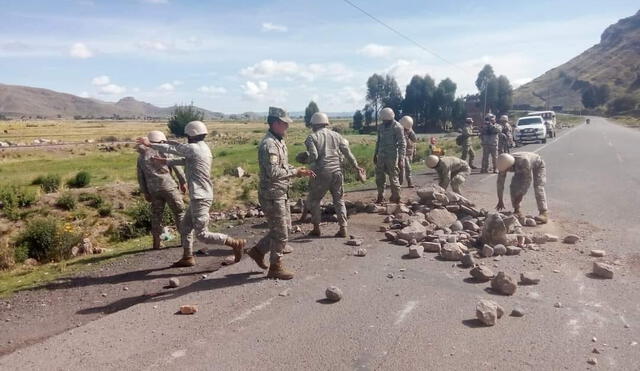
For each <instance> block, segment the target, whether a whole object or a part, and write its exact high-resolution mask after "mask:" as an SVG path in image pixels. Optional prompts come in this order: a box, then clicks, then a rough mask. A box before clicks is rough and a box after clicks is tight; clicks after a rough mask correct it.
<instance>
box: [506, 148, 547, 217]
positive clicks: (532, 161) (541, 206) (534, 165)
mask: <svg viewBox="0 0 640 371" xmlns="http://www.w3.org/2000/svg"><path fill="white" fill-rule="evenodd" d="M498 169H499V170H500V175H498V205H497V206H496V209H497V210H503V209H504V202H503V199H502V195H503V193H504V182H505V180H506V178H507V172H508V171H511V172H513V173H514V174H513V178H512V179H511V186H510V193H511V204H512V205H513V213H514V214H516V215H517V216H518V217H522V214H521V212H520V203H521V202H522V199H523V198H524V195H525V194H526V193H527V191H528V190H529V186H530V185H531V178H533V190H534V192H535V195H536V203H537V204H538V211H539V212H540V215H538V216H537V217H536V218H535V219H536V221H537V222H538V223H539V224H545V223H546V222H547V221H548V219H549V218H548V216H547V195H546V194H545V191H544V185H545V183H546V181H547V174H546V171H545V166H544V161H543V160H542V158H541V157H540V155H538V154H536V153H532V152H516V153H513V154H508V153H503V154H501V155H500V156H498Z"/></svg>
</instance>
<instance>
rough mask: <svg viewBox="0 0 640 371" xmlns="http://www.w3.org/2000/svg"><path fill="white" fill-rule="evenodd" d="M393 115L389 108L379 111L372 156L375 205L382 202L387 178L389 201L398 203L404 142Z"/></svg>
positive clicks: (402, 134) (400, 129) (401, 131)
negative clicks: (389, 189) (374, 179)
mask: <svg viewBox="0 0 640 371" xmlns="http://www.w3.org/2000/svg"><path fill="white" fill-rule="evenodd" d="M394 117H395V114H394V112H393V110H392V109H391V108H389V107H386V108H383V109H382V111H380V118H381V119H382V124H381V125H380V126H378V139H377V141H376V148H375V152H374V155H373V163H374V164H375V165H376V186H377V188H378V198H377V200H376V202H377V203H382V202H384V185H385V182H386V178H387V176H388V177H389V183H391V197H390V198H389V201H391V202H395V203H400V180H399V178H398V174H399V172H400V171H401V170H402V169H403V168H404V156H405V149H406V141H405V140H404V133H403V130H402V126H400V124H399V123H398V122H397V121H396V120H395V119H394Z"/></svg>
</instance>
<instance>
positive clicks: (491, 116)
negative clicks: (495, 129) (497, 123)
mask: <svg viewBox="0 0 640 371" xmlns="http://www.w3.org/2000/svg"><path fill="white" fill-rule="evenodd" d="M484 118H485V119H486V120H491V119H495V118H496V115H494V114H493V113H487V115H486V116H485V117H484Z"/></svg>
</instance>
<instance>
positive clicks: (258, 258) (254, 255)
mask: <svg viewBox="0 0 640 371" xmlns="http://www.w3.org/2000/svg"><path fill="white" fill-rule="evenodd" d="M247 255H249V257H250V258H251V259H253V261H255V262H256V264H258V266H259V267H260V268H262V269H268V268H269V267H267V265H266V264H265V263H264V255H265V254H263V253H261V252H260V251H259V250H258V249H257V248H256V246H254V247H252V248H251V250H249V251H247Z"/></svg>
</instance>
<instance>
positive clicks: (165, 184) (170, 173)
mask: <svg viewBox="0 0 640 371" xmlns="http://www.w3.org/2000/svg"><path fill="white" fill-rule="evenodd" d="M147 138H148V139H149V142H151V143H164V142H166V141H167V137H166V136H165V135H164V133H162V132H161V131H157V130H154V131H151V132H149V134H148V135H147ZM137 149H138V153H139V156H138V163H137V173H138V184H139V185H140V192H142V194H143V195H144V198H145V200H147V201H148V202H151V236H152V237H153V249H154V250H157V249H159V248H160V234H161V233H162V215H163V214H164V206H165V205H169V209H171V212H172V213H173V219H174V221H175V223H176V229H177V230H178V231H180V223H181V222H182V218H183V217H184V202H183V201H182V195H181V194H180V191H182V193H186V192H187V185H186V184H187V181H186V179H185V178H184V173H183V172H182V170H181V169H180V168H179V167H176V166H167V165H161V164H158V163H156V162H155V161H153V158H154V157H165V158H167V157H168V156H166V155H161V154H160V153H159V152H158V151H156V150H153V149H151V148H148V147H145V146H138V148H137ZM174 176H175V177H176V178H177V179H178V183H179V186H178V184H176V181H175V180H174ZM178 187H179V188H180V191H178Z"/></svg>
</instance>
